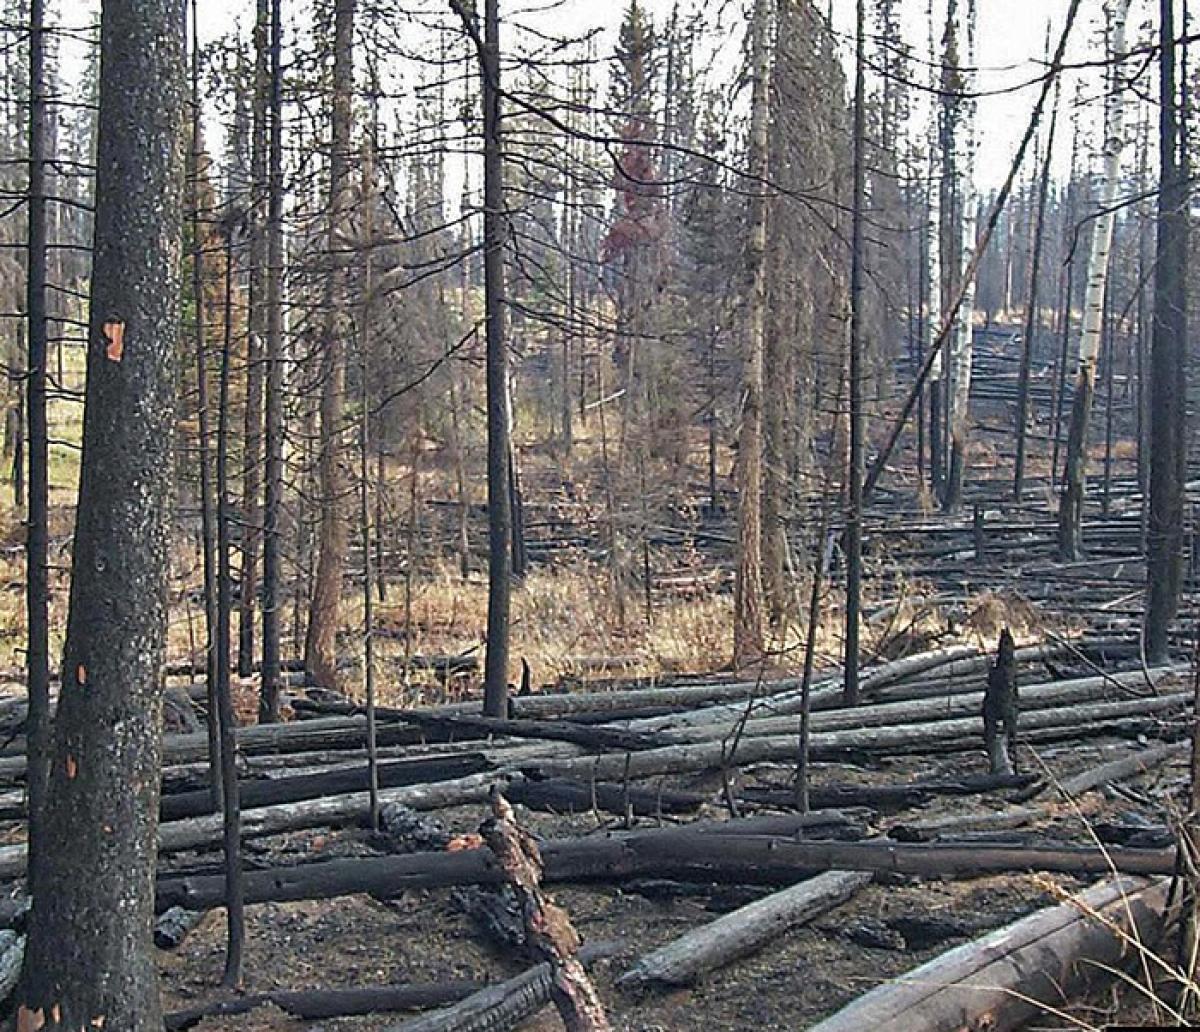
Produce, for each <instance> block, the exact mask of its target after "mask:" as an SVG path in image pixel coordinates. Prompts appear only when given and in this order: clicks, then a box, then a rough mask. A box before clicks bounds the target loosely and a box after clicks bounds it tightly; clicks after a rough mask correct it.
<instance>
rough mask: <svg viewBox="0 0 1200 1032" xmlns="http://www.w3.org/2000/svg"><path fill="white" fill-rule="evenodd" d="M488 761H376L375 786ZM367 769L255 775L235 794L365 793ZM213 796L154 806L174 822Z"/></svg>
mask: <svg viewBox="0 0 1200 1032" xmlns="http://www.w3.org/2000/svg"><path fill="white" fill-rule="evenodd" d="M490 767H491V764H490V763H488V761H487V759H486V758H485V757H484V756H483V755H482V754H481V753H463V754H461V755H458V756H446V757H433V758H430V759H418V760H397V761H393V762H389V763H381V764H379V768H378V769H379V787H380V788H401V787H404V786H408V785H424V784H431V783H435V782H439V781H451V780H453V779H455V778H464V777H467V776H469V775H471V774H478V773H481V772H482V771H485V770H488V769H489V768H490ZM369 787H370V786H369V772H368V770H367V764H366V761H365V760H364V761H363V762H362V763H361V764H360V765H358V766H357V767H339V768H337V769H334V770H330V771H321V772H319V773H313V774H296V775H292V776H291V777H284V778H269V779H257V780H252V781H243V782H241V783H240V788H239V794H240V799H241V805H242V807H243V809H252V808H254V807H262V806H271V805H273V804H276V803H294V802H300V801H303V800H306V799H321V798H324V797H327V796H335V795H344V794H345V793H347V792H365V791H367V789H368V788H369ZM212 809H213V807H212V794H211V793H210V792H209V791H208V790H207V789H201V790H198V791H194V792H182V793H178V794H175V795H164V796H163V798H162V802H161V804H160V807H159V814H160V816H161V819H162V820H163V821H178V820H182V819H183V818H186V817H198V816H202V815H204V814H208V813H212Z"/></svg>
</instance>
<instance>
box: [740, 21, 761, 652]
mask: <svg viewBox="0 0 1200 1032" xmlns="http://www.w3.org/2000/svg"><path fill="white" fill-rule="evenodd" d="M769 11H770V7H769V6H768V4H767V3H766V0H756V2H755V5H754V13H753V15H752V19H753V21H752V23H751V26H750V32H751V56H750V63H751V74H752V77H753V83H754V85H753V96H752V98H751V102H750V104H751V108H750V159H749V160H750V174H751V176H752V178H754V180H755V181H756V182H757V183H762V182H764V181H765V179H766V171H767V165H768V154H767V146H768V142H767V127H768V125H769V121H770V92H769V86H770V81H769V74H770V52H769V49H768V39H767V37H768V31H769V29H768V22H767V19H768V17H769ZM766 248H767V197H766V194H765V193H764V192H763V190H762V188H757V189H755V191H754V193H753V195H752V197H751V200H750V228H749V238H748V239H747V243H746V272H747V279H748V284H747V286H748V289H749V299H748V303H747V308H746V353H745V361H744V365H743V368H742V425H741V431H740V432H739V434H738V450H737V467H736V473H737V499H738V520H737V567H736V569H735V572H734V588H733V597H734V614H733V665H734V667H735V668H736V667H741V666H744V665H745V664H746V663H749V662H753V661H755V660H757V659H759V658H760V657H761V656H762V655H763V650H764V648H765V642H764V639H763V614H762V605H763V599H762V589H763V578H762V449H763V439H762V396H763V363H764V358H765V355H764V352H765V348H766V305H767V297H766Z"/></svg>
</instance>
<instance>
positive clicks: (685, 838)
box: [158, 822, 1175, 910]
mask: <svg viewBox="0 0 1200 1032" xmlns="http://www.w3.org/2000/svg"><path fill="white" fill-rule="evenodd" d="M731 823H733V822H731ZM542 858H543V860H544V861H545V877H546V880H547V881H554V882H563V881H607V882H612V881H620V880H624V879H629V878H635V877H644V876H646V875H649V874H653V875H655V876H656V877H666V878H677V879H679V880H684V881H686V880H701V881H717V882H729V881H733V882H737V883H740V884H765V885H781V884H783V885H788V884H792V883H794V882H795V881H797V880H798V879H800V878H803V877H807V876H810V875H813V874H819V873H821V872H824V871H830V870H853V871H873V872H883V871H887V872H892V873H899V874H914V875H922V876H928V877H945V878H951V877H957V876H963V875H967V876H974V875H978V874H985V873H997V872H1011V871H1064V872H1069V873H1075V874H1100V873H1108V872H1110V871H1112V870H1117V871H1124V872H1128V873H1133V874H1169V873H1171V871H1172V870H1173V869H1174V863H1175V852H1174V850H1172V849H1130V848H1121V847H1114V848H1110V849H1104V850H1102V849H1094V848H1089V847H1077V846H1059V847H1051V846H996V845H990V844H973V843H965V844H963V843H958V844H941V843H937V844H909V843H899V842H893V841H891V840H886V839H876V840H871V841H867V842H843V841H833V840H829V841H826V840H817V839H803V840H796V839H788V838H780V837H777V836H772V835H765V834H758V835H747V834H736V833H731V834H720V835H715V834H712V833H711V832H703V831H701V832H697V831H689V830H687V829H654V830H647V831H636V832H624V833H620V834H614V835H610V836H606V837H603V838H601V837H599V836H596V837H593V838H587V839H582V840H577V839H555V840H551V841H549V842H546V843H544V844H543V846H542ZM502 880H503V875H502V872H500V871H499V870H498V868H497V865H496V862H495V858H494V857H493V856H492V854H491V852H490V850H486V849H472V850H463V851H460V852H456V853H417V854H413V855H410V856H399V857H378V858H377V857H370V858H365V859H352V860H331V861H327V862H324V863H312V864H304V865H301V866H297V867H284V868H275V869H272V870H258V871H247V872H246V886H245V889H246V902H247V903H264V902H287V901H294V900H305V899H332V898H335V897H338V896H345V895H352V894H355V893H368V894H370V895H374V896H378V897H381V898H390V897H393V896H397V895H399V894H400V893H402V892H404V891H406V890H408V889H419V888H439V887H441V888H444V887H448V886H453V885H474V884H497V883H499V882H500V881H502ZM224 892H225V883H224V878H223V877H222V876H220V875H203V876H195V877H175V878H172V877H160V879H159V883H158V906H159V909H165V908H167V907H169V906H182V907H186V908H188V909H192V910H198V909H204V908H211V907H214V906H219V905H220V904H221V901H222V900H223V898H224Z"/></svg>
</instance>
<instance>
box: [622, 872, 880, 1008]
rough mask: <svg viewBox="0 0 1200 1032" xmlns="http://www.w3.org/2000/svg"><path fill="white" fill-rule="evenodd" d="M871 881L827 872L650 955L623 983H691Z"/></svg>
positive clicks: (865, 875) (867, 877)
mask: <svg viewBox="0 0 1200 1032" xmlns="http://www.w3.org/2000/svg"><path fill="white" fill-rule="evenodd" d="M870 881H871V875H870V874H868V873H866V872H861V871H826V872H825V873H824V874H819V875H817V876H816V877H815V878H810V879H809V880H807V881H803V882H801V883H800V884H799V885H793V886H792V887H791V888H787V889H783V890H782V891H781V892H776V893H773V894H772V895H770V896H767V897H765V898H764V899H760V900H757V901H755V902H753V903H749V904H747V905H746V906H744V907H741V908H740V909H738V910H735V911H733V912H732V913H730V914H726V915H725V916H723V917H720V918H718V919H717V920H716V921H713V922H712V923H710V924H706V925H704V926H703V927H701V928H697V929H694V930H693V931H690V932H688V933H687V934H686V935H683V936H681V937H680V938H678V939H676V940H674V941H673V942H670V943H668V944H667V945H665V946H663V947H661V948H659V949H657V950H655V951H654V952H652V953H648V954H646V955H645V956H644V957H642V958H641V959H640V960H639V961H638V962H637V963H636V964H634V966H633V967H631V968H630V969H629V970H628V971H626V972H625V973H624V974H623V975H622V976H621V977H620V978H619V979H618V984H619V985H621V986H624V987H626V988H630V987H634V986H639V985H644V984H647V983H661V984H663V985H687V984H690V983H692V982H694V981H696V979H698V978H699V977H700V976H701V975H703V974H704V973H705V972H708V971H713V970H716V969H717V968H720V967H724V966H725V965H726V964H730V963H732V962H733V961H735V960H739V959H741V958H742V957H746V956H749V955H750V954H751V953H754V952H756V951H757V950H759V949H761V948H762V947H763V946H764V945H766V944H767V943H768V942H770V941H771V940H772V939H774V938H776V937H778V936H780V935H783V934H784V933H785V932H787V931H789V930H791V929H792V928H795V927H796V926H797V925H801V924H804V923H806V922H808V921H811V920H812V919H813V918H814V917H819V916H820V915H821V914H824V913H826V912H827V911H829V910H832V909H833V908H834V907H836V906H840V905H841V904H842V903H844V902H845V901H846V900H848V899H849V898H850V897H851V896H853V895H854V893H856V892H857V891H858V890H859V889H860V888H862V887H863V886H865V885H867V884H869V883H870Z"/></svg>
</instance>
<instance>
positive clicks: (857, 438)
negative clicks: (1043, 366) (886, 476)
mask: <svg viewBox="0 0 1200 1032" xmlns="http://www.w3.org/2000/svg"><path fill="white" fill-rule="evenodd" d="M863 3H864V0H858V16H857V25H858V31H857V44H856V57H855V62H854V206H853V212H852V222H851V243H850V382H849V388H850V469H849V471H848V477H847V480H848V487H849V490H848V491H847V499H848V502H849V504H848V507H847V511H846V652H845V671H846V673H845V681H844V686H843V694H842V701H843V702H844V704H845V705H847V706H854V705H857V703H858V633H859V626H858V622H859V611H860V607H861V603H862V507H863V477H864V475H865V465H866V463H865V456H866V451H865V440H864V437H865V431H866V418H865V415H864V412H863V397H862V376H863V370H862V365H863V354H862V352H863V339H862V338H863V328H862V326H863V311H862V309H863V303H864V297H865V294H864V291H863V286H864V281H863V273H864V270H863V262H864V252H863V215H864V213H863V208H864V206H865V204H866V158H865V154H864V151H865V149H866V145H867V140H866V133H867V131H866V110H867V107H866V105H867V101H866V45H867V44H866V24H865V19H866V15H865V11H864V6H863Z"/></svg>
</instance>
